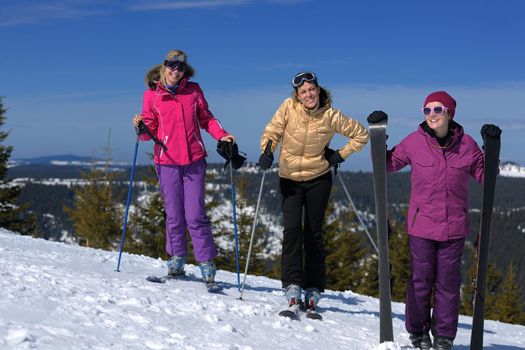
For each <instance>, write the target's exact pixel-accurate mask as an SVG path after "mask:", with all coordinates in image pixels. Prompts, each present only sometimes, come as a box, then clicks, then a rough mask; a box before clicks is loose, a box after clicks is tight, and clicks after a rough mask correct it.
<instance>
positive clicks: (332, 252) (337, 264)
mask: <svg viewBox="0 0 525 350" xmlns="http://www.w3.org/2000/svg"><path fill="white" fill-rule="evenodd" d="M333 213H334V206H333V204H331V203H330V204H329V205H328V208H327V215H326V217H327V218H326V219H328V218H329V217H330V216H331V215H332V214H333ZM354 217H355V213H353V212H350V213H349V212H345V211H343V212H341V213H340V214H339V216H338V217H337V218H336V219H335V220H333V221H332V222H330V223H326V224H325V226H324V230H323V231H324V238H325V239H324V240H325V250H326V268H327V276H326V282H327V287H328V288H330V289H335V290H341V291H345V290H352V291H357V290H358V289H359V286H360V285H361V284H362V282H363V279H364V278H365V277H364V272H365V271H364V269H363V261H364V259H365V250H364V248H363V247H364V244H363V240H362V237H363V233H362V232H359V231H357V228H358V226H357V225H356V224H355V223H354ZM326 219H325V221H326Z"/></svg>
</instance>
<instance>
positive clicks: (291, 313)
mask: <svg viewBox="0 0 525 350" xmlns="http://www.w3.org/2000/svg"><path fill="white" fill-rule="evenodd" d="M301 311H302V312H304V314H305V317H306V318H309V319H311V320H322V319H323V316H321V315H320V314H319V313H317V312H316V311H315V310H312V309H306V308H305V307H304V304H301V305H292V306H290V307H289V308H288V309H286V310H282V311H280V312H279V316H282V317H286V318H290V319H292V320H300V317H299V314H300V312H301Z"/></svg>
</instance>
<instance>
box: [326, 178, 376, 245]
mask: <svg viewBox="0 0 525 350" xmlns="http://www.w3.org/2000/svg"><path fill="white" fill-rule="evenodd" d="M334 172H335V176H337V177H338V178H339V182H340V183H341V187H342V188H343V191H344V192H345V194H346V198H348V201H349V202H350V205H351V206H352V210H353V211H354V212H355V216H357V219H358V220H359V223H360V224H361V226H363V229H364V230H365V232H366V235H367V236H368V239H369V240H370V243H372V246H373V247H374V249H375V251H376V253H377V254H378V255H379V250H378V249H377V245H376V243H375V242H374V240H373V239H372V236H370V232H368V229H367V228H366V225H365V223H364V222H363V220H362V219H361V216H360V215H359V213H358V212H357V208H356V207H355V205H354V201H353V200H352V197H350V193H349V192H348V189H347V188H346V186H345V183H344V181H343V179H342V177H341V175H340V174H339V173H338V172H337V169H335V170H334Z"/></svg>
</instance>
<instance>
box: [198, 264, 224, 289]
mask: <svg viewBox="0 0 525 350" xmlns="http://www.w3.org/2000/svg"><path fill="white" fill-rule="evenodd" d="M199 268H200V270H201V274H202V279H203V280H204V283H205V284H206V289H207V290H208V292H210V293H217V292H219V291H220V290H222V288H221V287H220V286H219V285H218V284H217V283H215V274H216V273H217V267H216V266H215V263H214V262H213V260H208V261H203V262H200V263H199Z"/></svg>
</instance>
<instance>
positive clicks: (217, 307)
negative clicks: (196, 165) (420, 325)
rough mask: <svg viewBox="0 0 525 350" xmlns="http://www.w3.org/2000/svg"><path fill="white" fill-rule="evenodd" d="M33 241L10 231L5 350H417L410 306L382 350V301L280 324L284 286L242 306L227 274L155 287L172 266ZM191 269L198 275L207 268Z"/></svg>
mask: <svg viewBox="0 0 525 350" xmlns="http://www.w3.org/2000/svg"><path fill="white" fill-rule="evenodd" d="M116 261H117V253H116V252H108V251H102V250H96V249H89V248H82V247H78V246H73V245H66V244H63V243H56V242H50V241H45V240H42V239H33V238H30V237H23V236H19V235H16V234H13V233H10V232H9V231H6V230H2V229H0V348H1V349H53V350H58V349H228V350H234V349H238V350H241V349H242V350H256V349H257V350H258V349H272V350H276V349H287V350H288V349H298V350H299V349H300V350H304V349H326V350H332V349H360V350H362V349H409V348H410V347H409V340H408V334H407V333H406V331H405V330H404V305H403V304H401V303H394V304H393V305H392V310H393V315H394V320H393V324H394V334H395V343H393V344H392V343H390V344H382V345H381V346H379V345H378V342H379V335H378V334H379V329H378V326H379V311H378V310H379V304H378V300H377V299H374V298H371V297H366V296H362V295H358V294H354V293H352V292H350V291H347V292H344V293H341V292H332V291H327V292H326V293H325V294H324V299H322V300H321V304H320V308H321V310H320V312H321V314H322V315H323V317H324V320H323V321H316V320H309V319H304V318H303V319H301V320H300V321H292V320H288V319H283V318H280V317H279V316H277V312H278V311H279V310H280V309H281V308H282V307H283V306H284V298H283V295H282V292H281V289H280V282H279V281H276V280H271V279H268V278H264V277H254V276H248V278H247V287H246V289H245V291H244V297H243V300H238V299H237V298H238V297H239V291H238V289H237V276H236V274H234V273H230V272H224V271H219V272H218V275H217V280H218V281H221V282H222V284H223V286H224V288H225V289H224V291H225V295H214V294H209V293H207V292H205V290H204V287H203V284H202V283H201V282H199V281H198V280H197V279H196V278H195V279H194V280H189V281H171V282H168V283H166V284H154V283H150V282H147V281H146V279H145V277H146V276H147V275H150V274H156V275H162V274H164V272H165V270H166V268H165V262H164V261H161V260H155V259H151V258H148V257H144V256H136V255H129V254H124V255H123V258H122V262H121V268H120V270H121V272H116V271H115V268H116ZM186 270H187V271H188V272H189V273H190V274H193V275H196V276H198V269H197V267H195V266H193V265H187V266H186ZM485 326H486V332H485V343H484V344H485V346H486V348H487V349H505V350H513V349H523V348H524V346H523V344H524V342H523V339H525V327H523V326H514V325H508V324H504V323H500V322H493V321H486V323H485ZM470 330H471V318H469V317H460V325H459V332H458V337H457V339H456V341H455V345H456V349H462V350H466V349H468V344H469V342H470Z"/></svg>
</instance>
